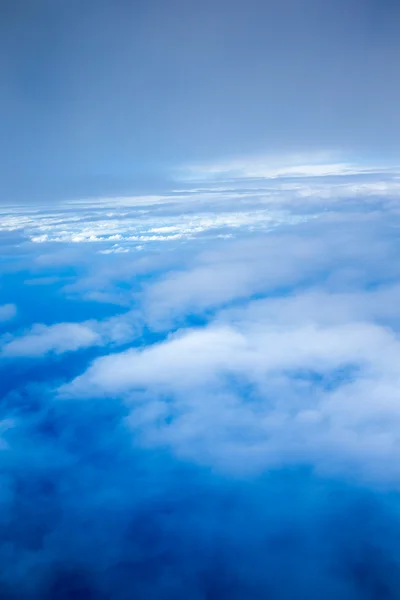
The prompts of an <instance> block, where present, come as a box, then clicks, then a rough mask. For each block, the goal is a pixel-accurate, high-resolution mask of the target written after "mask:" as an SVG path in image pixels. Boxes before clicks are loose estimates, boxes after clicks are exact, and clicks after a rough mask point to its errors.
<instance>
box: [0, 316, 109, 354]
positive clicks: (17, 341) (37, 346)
mask: <svg viewBox="0 0 400 600" xmlns="http://www.w3.org/2000/svg"><path fill="white" fill-rule="evenodd" d="M99 343H101V338H100V336H99V334H98V333H97V332H96V331H94V330H93V329H92V328H90V327H89V326H87V325H84V324H80V323H57V324H56V325H50V326H46V325H34V326H33V327H32V328H31V329H30V331H28V332H27V333H26V334H25V335H22V336H19V337H13V338H12V339H10V340H5V343H3V346H2V348H1V356H4V357H17V356H20V357H23V356H25V357H28V356H30V357H38V356H43V355H45V354H47V353H49V352H54V353H55V354H61V353H63V352H70V351H75V350H79V349H81V348H88V347H89V346H95V345H97V344H99Z"/></svg>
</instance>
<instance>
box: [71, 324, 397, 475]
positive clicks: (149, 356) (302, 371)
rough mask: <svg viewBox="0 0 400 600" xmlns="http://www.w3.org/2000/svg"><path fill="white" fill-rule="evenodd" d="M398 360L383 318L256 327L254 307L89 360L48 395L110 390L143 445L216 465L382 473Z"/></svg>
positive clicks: (393, 449) (389, 446)
mask: <svg viewBox="0 0 400 600" xmlns="http://www.w3.org/2000/svg"><path fill="white" fill-rule="evenodd" d="M300 319H301V316H300ZM300 319H299V320H300ZM399 361H400V343H399V341H398V340H397V338H396V337H395V336H394V335H393V334H392V333H390V332H389V331H387V330H386V329H385V328H384V327H379V326H375V325H372V324H370V323H365V322H358V321H356V320H355V321H350V322H346V323H341V324H338V323H336V324H335V325H332V324H331V325H330V326H318V325H316V324H315V323H307V324H301V323H297V324H296V325H293V324H292V325H282V324H281V325H278V324H274V323H271V322H270V323H268V324H264V323H263V321H262V319H260V318H259V316H258V318H257V319H256V320H254V322H253V323H250V324H249V323H248V322H247V323H244V324H243V325H240V324H237V325H236V327H232V326H228V325H215V326H214V325H210V326H208V327H206V328H205V329H198V330H188V331H183V332H180V333H179V334H176V335H175V336H173V337H172V338H170V339H169V340H167V341H165V342H163V343H160V344H156V345H154V346H150V347H147V348H145V349H143V350H128V351H126V352H124V353H122V354H114V355H112V356H109V357H103V358H99V359H97V360H96V361H95V362H94V363H93V365H92V366H91V367H90V368H89V369H88V371H87V372H86V373H85V374H83V375H82V376H80V377H78V378H77V379H76V380H75V381H73V382H72V383H70V384H67V385H66V386H64V388H62V389H61V390H60V392H61V394H62V395H67V396H71V395H72V396H78V397H81V396H89V397H96V396H100V397H101V396H105V397H115V396H122V397H123V398H126V399H127V401H128V402H129V405H130V406H132V413H131V416H130V423H131V425H132V427H134V428H137V429H138V432H139V433H140V435H141V436H143V439H144V443H145V444H150V445H151V444H154V445H155V446H157V445H159V444H162V445H163V444H168V445H171V446H172V448H173V449H174V450H175V451H176V452H177V453H178V455H183V456H186V457H188V458H190V459H191V460H194V461H199V462H201V463H202V462H206V463H210V464H211V465H214V466H215V465H218V466H219V468H222V469H223V470H224V469H228V471H231V470H233V471H239V472H241V471H243V470H244V471H250V472H252V471H254V470H255V471H258V470H261V471H262V470H264V469H265V468H270V467H271V466H281V465H282V464H287V463H288V462H289V463H292V462H294V463H295V464H296V463H297V462H303V461H306V462H307V461H311V462H312V463H314V464H315V466H317V467H318V468H327V469H328V471H329V469H330V468H331V466H332V465H333V466H334V467H335V465H336V463H338V464H339V465H340V464H341V462H342V461H344V462H343V465H341V466H342V468H345V469H346V468H348V466H349V465H352V468H353V469H357V470H359V471H360V472H361V475H362V476H366V477H368V476H372V478H373V477H378V478H379V477H381V476H382V477H383V479H385V477H386V476H387V475H388V473H389V475H390V477H393V476H396V477H397V468H396V466H395V465H393V467H392V468H389V467H388V466H386V467H385V464H386V462H387V460H388V459H389V456H391V455H393V454H396V453H398V452H399V451H400V447H399V446H398V442H397V441H396V440H397V434H396V431H397V426H398V421H399V419H400V412H399V410H398V409H397V407H396V403H395V402H394V398H395V397H397V391H396V388H397V369H398V363H399ZM378 389H379V390H381V391H382V395H381V399H380V401H378V397H379V396H380V393H377V392H376V390H378ZM346 398H347V401H346V400H345V399H346ZM378 423H379V424H380V425H379V426H378V425H377V424H378ZM353 444H356V445H355V446H354V445H353ZM346 465H347V466H346Z"/></svg>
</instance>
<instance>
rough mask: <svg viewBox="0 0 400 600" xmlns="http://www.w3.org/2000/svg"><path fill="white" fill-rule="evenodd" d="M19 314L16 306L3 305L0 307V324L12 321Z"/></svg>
mask: <svg viewBox="0 0 400 600" xmlns="http://www.w3.org/2000/svg"><path fill="white" fill-rule="evenodd" d="M16 314H17V307H16V306H15V304H3V305H2V306H0V323H1V322H2V321H10V320H11V319H13V318H14V317H15V316H16Z"/></svg>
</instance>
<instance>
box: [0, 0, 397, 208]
mask: <svg viewBox="0 0 400 600" xmlns="http://www.w3.org/2000/svg"><path fill="white" fill-rule="evenodd" d="M0 10H1V14H0V27H1V32H0V40H1V41H0V44H1V46H0V49H1V56H2V59H1V88H2V92H1V106H2V115H3V119H2V125H1V127H2V131H1V138H2V140H3V141H2V145H1V162H2V164H3V176H2V202H3V201H4V200H3V198H7V199H8V200H9V201H18V202H31V201H44V200H45V199H46V200H47V201H50V202H51V201H55V200H57V199H68V200H69V199H71V198H73V197H76V196H83V197H87V196H92V195H104V193H106V194H110V195H114V194H117V195H120V194H129V193H137V191H138V190H142V189H146V190H147V189H148V188H160V187H165V186H168V183H169V182H170V180H171V178H173V177H172V175H171V170H173V169H174V168H177V167H180V166H182V165H187V164H190V163H193V162H196V163H197V162H199V161H200V162H203V161H210V160H212V161H214V160H226V159H227V158H235V157H243V156H247V155H254V154H262V155H268V156H271V155H273V156H278V155H280V156H286V155H287V154H288V153H289V154H298V153H304V152H307V153H320V152H329V153H330V152H335V153H339V154H343V155H345V159H347V158H349V157H350V158H351V159H353V160H357V161H361V162H363V161H365V160H378V161H381V160H385V161H386V160H396V159H397V158H398V148H397V139H398V136H399V127H400V121H399V116H398V110H397V107H398V104H399V100H400V98H399V94H400V91H399V82H398V73H397V62H398V61H397V59H398V52H399V40H398V35H397V32H398V27H399V22H400V21H399V19H400V9H399V7H398V3H397V2H395V1H393V0H379V1H378V0H350V1H348V0H325V1H324V2H320V1H318V0H280V1H279V2H278V1H275V0H268V1H265V0H263V1H261V0H249V1H246V2H243V1H241V0H233V1H232V0H229V1H228V0H218V1H217V2H211V1H209V0H205V1H202V2H187V1H186V0H171V1H170V2H168V3H167V2H163V1H162V0H147V1H146V2H144V1H134V0H86V1H85V2H84V3H82V2H78V1H76V0H71V1H69V2H63V1H62V0H30V1H29V2H28V1H26V0H13V1H10V0H3V2H2V3H1V8H0Z"/></svg>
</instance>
